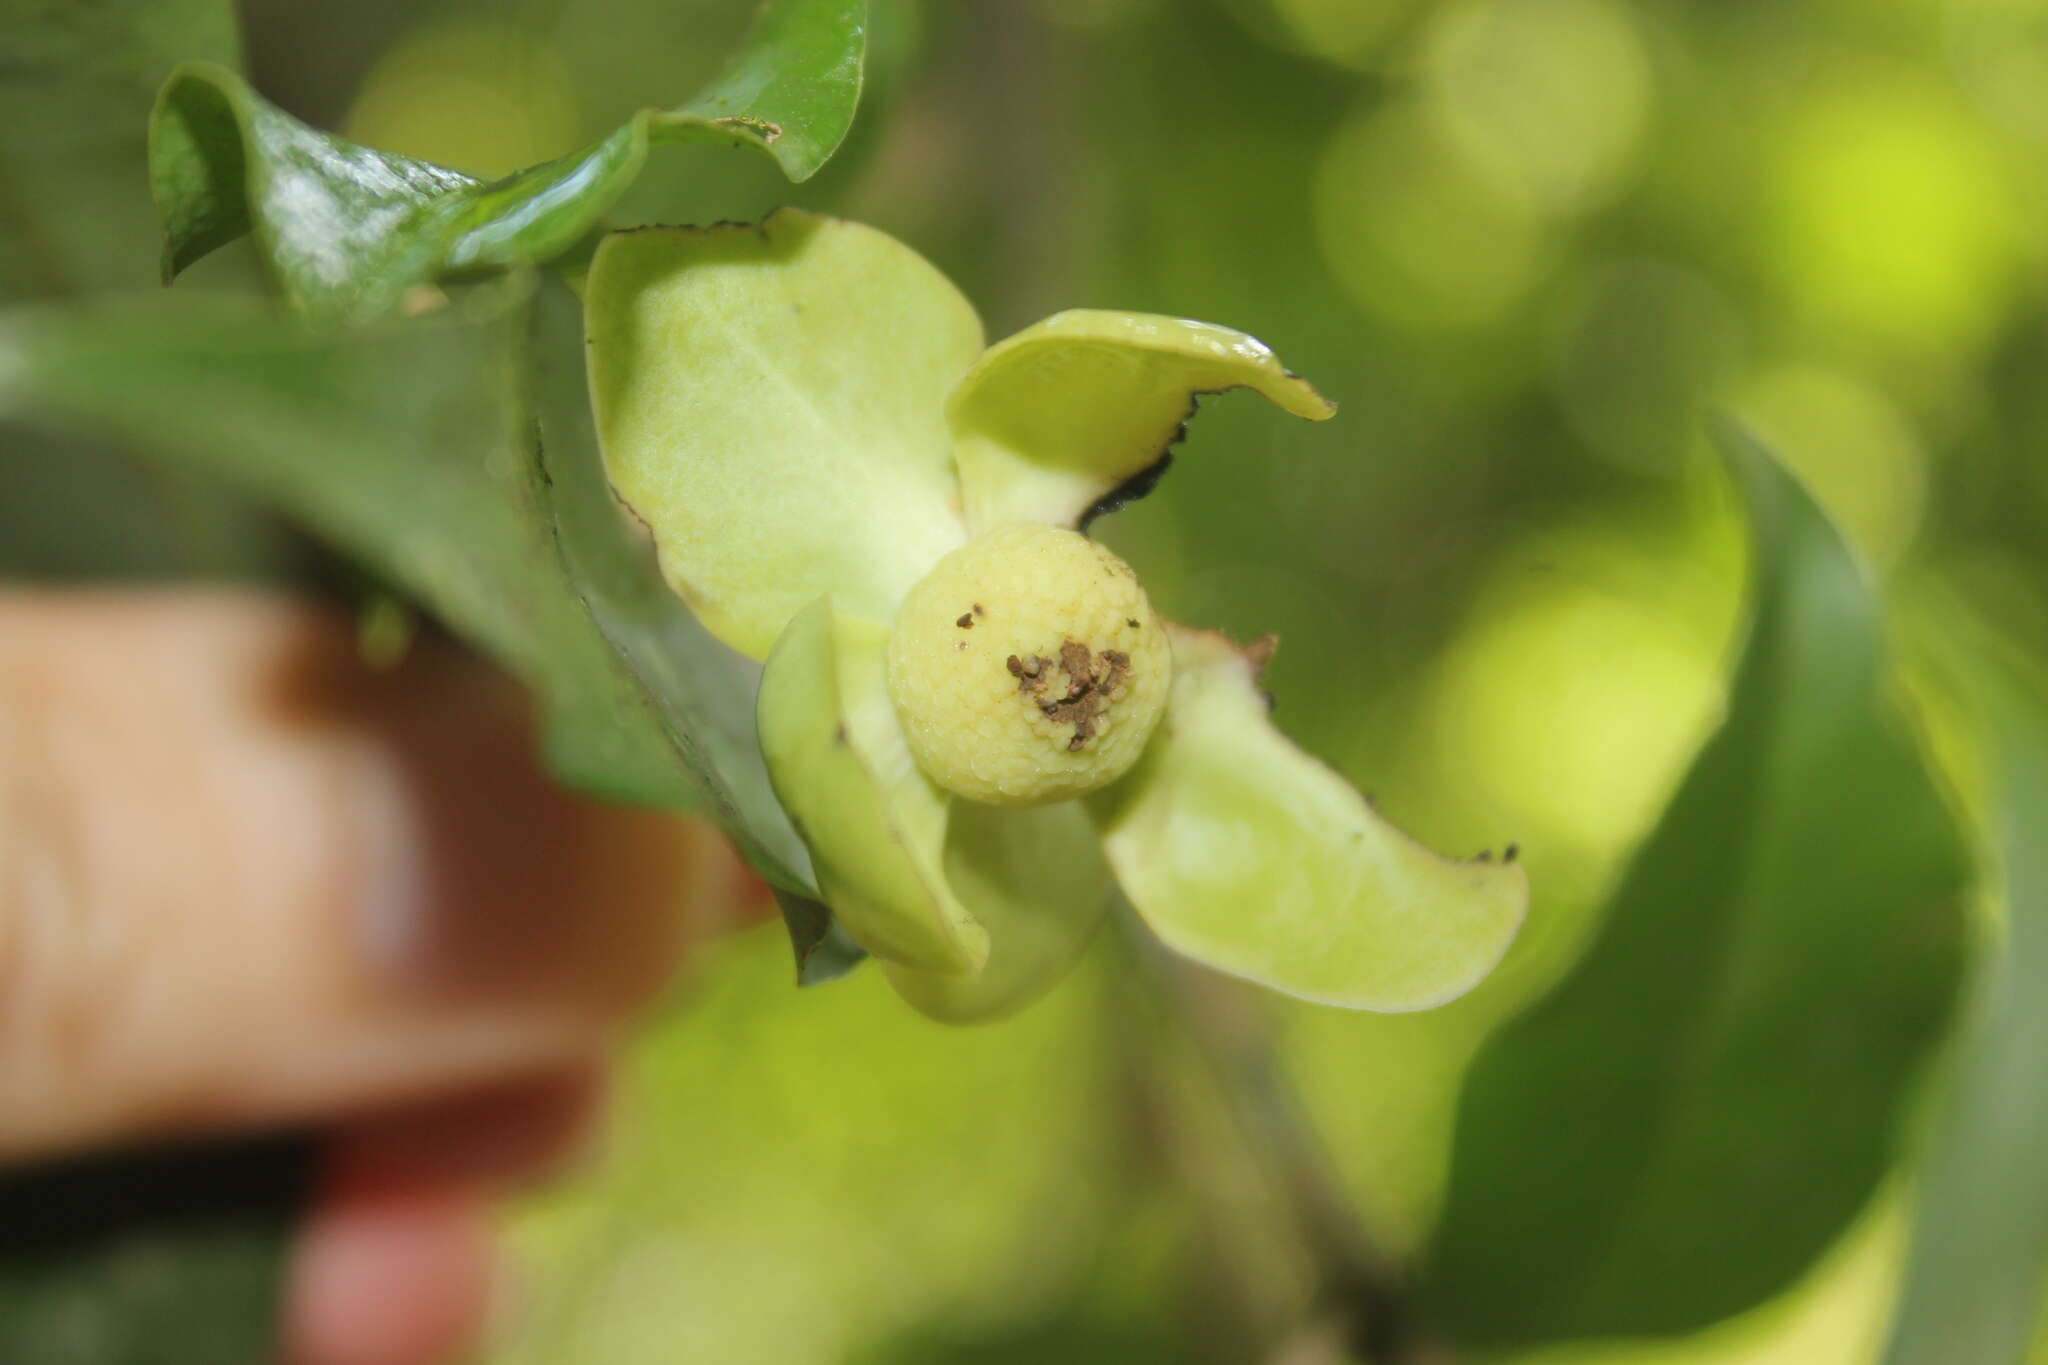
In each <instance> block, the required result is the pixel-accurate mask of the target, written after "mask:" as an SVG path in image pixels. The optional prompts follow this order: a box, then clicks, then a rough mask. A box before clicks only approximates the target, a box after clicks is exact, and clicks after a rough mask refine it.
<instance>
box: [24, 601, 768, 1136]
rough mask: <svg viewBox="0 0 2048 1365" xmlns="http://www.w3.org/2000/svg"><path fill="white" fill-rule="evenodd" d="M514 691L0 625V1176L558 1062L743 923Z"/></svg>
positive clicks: (79, 626) (679, 828) (179, 625)
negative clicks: (542, 759) (574, 788)
mask: <svg viewBox="0 0 2048 1365" xmlns="http://www.w3.org/2000/svg"><path fill="white" fill-rule="evenodd" d="M531 752H532V743H531V736H530V725H529V721H528V717H527V714H526V708H525V706H524V703H523V700H522V698H521V695H520V693H519V692H518V691H517V689H515V688H513V687H512V686H511V685H509V684H508V683H506V682H504V681H503V680H502V679H500V678H499V677H497V676H496V675H494V674H492V673H491V672H490V671H489V670H487V669H486V668H484V667H483V666H482V665H480V664H478V663H476V662H474V661H473V660H470V659H468V658H466V657H464V656H462V655H460V654H458V653H457V652H456V651H455V650H453V649H452V648H447V647H442V646H436V645H426V646H422V648H421V649H420V650H418V651H416V652H415V656H414V657H413V658H412V659H410V660H409V661H408V662H407V663H406V664H405V665H404V666H403V667H401V668H399V669H397V670H395V671H393V672H391V673H388V674H375V673H372V672H370V671H369V670H367V669H365V668H364V667H363V666H362V665H361V664H360V663H359V662H358V660H357V656H356V652H355V648H354V641H353V635H352V633H351V631H350V629H349V628H348V626H347V624H346V623H345V622H343V621H341V620H339V619H337V618H335V617H333V616H330V615H327V614H325V613H322V612H319V611H317V610H314V609H311V608H308V607H305V606H301V605H295V604H291V603H287V602H281V601H277V600H273V599H269V598H263V597H258V596H254V595H247V594H234V593H224V592H208V593H197V592H191V591H179V592H159V593H129V594H98V593H95V594H85V593H11V594H0V1159H11V1158H16V1157H24V1156H30V1155H35V1154H39V1153H42V1152H47V1151H51V1150H54V1149H57V1148H62V1147H73V1146H80V1145H85V1144H92V1143H98V1142H105V1141H113V1140H119V1139H127V1138H135V1137H144V1136H160V1135H167V1134H175V1133H185V1132H192V1131H197V1130H202V1129H208V1128H218V1127H225V1126H245V1125H258V1124H270V1123H282V1122H298V1121H304V1120H310V1119H321V1118H327V1117H332V1116H337V1115H340V1114H343V1113H345V1112H348V1111H353V1110H361V1109H367V1108H373V1107H383V1106H388V1105H390V1104H393V1103H398V1102H402V1101H404V1100H407V1099H410V1098H413V1097H417V1096H422V1095H427V1094H430V1093H433V1092H438V1091H445V1090H449V1089H452V1088H455V1087H460V1086H468V1085H475V1084H482V1083H488V1082H490V1081H493V1080H496V1079H499V1078H503V1077H509V1076H515V1075H524V1074H531V1073H533V1072H534V1071H536V1070H537V1069H541V1068H546V1067H550V1066H555V1065H559V1064H563V1063H570V1062H574V1061H576V1060H578V1059H581V1058H584V1057H587V1056H588V1055H589V1054H590V1053H591V1052H592V1050H593V1049H595V1048H599V1047H602V1046H603V1045H605V1044H606V1043H607V1042H608V1041H609V1040H610V1039H611V1038H612V1037H613V1035H614V1034H615V1033H616V1032H617V1030H618V1029H619V1026H620V1025H621V1024H622V1022H623V1021H625V1020H626V1019H627V1018H628V1017H629V1016H630V1014H631V1013H632V1012H633V1011H634V1010H635V1008H636V1007H638V1006H639V1005H641V1004H643V1003H644V1002H645V1001H646V1000H647V999H648V998H649V996H650V995H651V994H652V993H653V992H654V991H655V990H656V989H657V988H658V987H659V986H660V984H661V983H662V982H663V981H664V980H665V979H666V977H667V975H668V973H669V972H670V970H671V968H672V966H673V964H674V962H675V960H676V957H677V955H678V951H679V949H680V947H681V945H682V943H683V942H684V941H685V939H686V938H687V937H688V935H689V933H690V932H691V929H692V925H693V923H697V922H701V921H702V919H703V918H704V917H705V916H707V915H714V914H717V913H719V912H720V911H721V910H723V909H724V908H726V907H729V906H730V905H731V904H732V903H734V902H735V901H736V900H737V899H738V898H740V897H741V896H742V895H743V894H744V893H743V891H742V888H743V886H744V885H745V883H744V881H743V879H742V873H741V872H740V870H739V868H738V866H737V864H736V862H735V860H734V859H733V858H732V856H731V855H730V853H729V852H728V851H727V850H726V847H725V845H724V843H723V841H722V840H721V839H719V838H718V836H716V835H715V834H712V833H710V832H709V831H707V830H706V829H704V828H703V827H702V826H698V825H694V824H691V823H687V822H683V821H679V820H675V819H672V818H669V817H663V816H658V815H654V814H650V813H645V812H631V811H621V810H616V809H610V808H605V807H601V806H598V805H595V804H592V803H589V802H585V801H581V800H578V799H576V798H574V797H571V796H569V795H567V794H565V793H564V792H562V791H560V790H559V789H557V788H556V787H554V786H553V785H551V784H550V783H549V782H548V781H547V780H546V779H545V778H544V777H543V776H542V775H541V774H540V773H539V772H538V771H536V769H535V767H534V765H533V761H532V759H531V757H530V755H531Z"/></svg>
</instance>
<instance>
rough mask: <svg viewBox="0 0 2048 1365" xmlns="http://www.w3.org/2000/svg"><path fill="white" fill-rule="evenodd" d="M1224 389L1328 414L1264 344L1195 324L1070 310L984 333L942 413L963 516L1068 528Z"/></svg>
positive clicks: (980, 523)
mask: <svg viewBox="0 0 2048 1365" xmlns="http://www.w3.org/2000/svg"><path fill="white" fill-rule="evenodd" d="M1235 388H1249V389H1254V390H1256V391H1257V392H1259V393H1261V394H1264V395H1265V396H1266V397H1267V398H1269V399H1271V400H1272V401H1273V402H1275V403H1277V404H1279V405H1280V406H1281V407H1283V408H1285V409H1286V410H1287V411H1289V412H1291V413H1293V414H1294V415H1295V416H1297V417H1306V418H1309V419H1310V420H1312V421H1321V420H1322V419H1323V418H1326V417H1329V416H1330V415H1332V414H1333V413H1334V412H1336V408H1335V407H1334V406H1333V405H1332V404H1331V403H1330V401H1329V400H1328V399H1326V398H1324V397H1323V396H1322V395H1321V394H1319V393H1317V392H1316V391H1315V389H1314V388H1313V387H1311V386H1310V384H1309V383H1308V381H1306V380H1304V379H1301V378H1298V377H1297V376H1295V375H1293V374H1290V373H1289V372H1288V371H1287V369H1286V368H1285V367H1284V366H1283V365H1281V363H1280V361H1279V358H1278V357H1277V356H1275V355H1274V354H1273V353H1272V351H1270V350H1268V349H1267V348H1266V347H1265V345H1264V344H1262V343H1261V342H1258V341H1256V340H1254V339H1253V338H1251V337H1248V336H1246V335H1245V334H1244V333H1242V332H1233V331H1231V330H1230V329H1229V328H1227V327H1215V326H1211V325H1210V324H1208V323H1206V322H1187V321H1184V320H1182V319H1180V318H1168V317H1159V316H1156V315H1153V314H1149V313H1111V312H1100V311H1094V310H1088V309H1076V310H1074V311H1072V312H1066V313H1059V314H1056V315H1054V316H1053V317H1049V318H1047V319H1046V320H1045V321H1043V322H1041V323H1038V324H1036V325H1034V326H1031V327H1027V328H1025V329H1024V330H1023V331H1021V332H1019V333H1017V334H1016V335H1015V336H1012V337H1008V338H1006V339H1005V340H1003V341H1000V342H997V343H996V344H995V345H994V346H991V347H989V349H988V352H987V353H986V354H985V355H983V356H982V358H981V359H980V360H979V361H978V362H976V364H975V366H974V368H973V370H972V371H970V372H969V373H968V374H967V376H966V378H964V379H962V380H961V381H960V386H959V388H957V389H955V390H954V392H953V396H952V400H951V403H950V404H949V408H948V411H949V414H950V416H951V419H952V423H953V432H954V437H955V439H956V441H957V442H958V453H959V460H960V486H961V492H962V494H963V496H964V497H965V499H966V506H967V520H968V524H969V525H970V526H972V527H974V528H975V529H976V530H981V529H983V528H986V527H989V526H995V525H999V524H1001V523H1002V522H1005V521H1044V522H1050V523H1052V524H1054V525H1058V526H1073V525H1075V524H1076V523H1078V522H1079V521H1080V520H1081V519H1082V517H1083V516H1084V515H1085V514H1086V513H1087V512H1088V510H1089V509H1090V508H1091V507H1093V506H1095V504H1096V503H1097V502H1099V501H1100V500H1101V499H1102V498H1103V497H1105V496H1106V495H1108V494H1109V493H1111V492H1113V491H1114V490H1116V489H1117V488H1119V487H1120V486H1121V485H1123V484H1125V483H1126V482H1127V481H1129V480H1131V479H1133V478H1135V477H1136V476H1137V475H1139V474H1142V473H1144V472H1145V471H1146V470H1148V469H1150V468H1151V467H1152V466H1153V465H1155V464H1158V463H1159V462H1160V460H1161V459H1163V458H1164V457H1165V455H1166V453H1167V448H1168V447H1169V446H1171V445H1172V444H1173V442H1174V441H1175V440H1177V439H1178V438H1179V436H1180V430H1181V425H1182V424H1183V423H1184V422H1186V421H1187V419H1188V418H1189V417H1190V416H1191V415H1193V413H1194V409H1195V397H1196V395H1198V394H1204V393H1218V392H1221V391H1223V390H1225V389H1235Z"/></svg>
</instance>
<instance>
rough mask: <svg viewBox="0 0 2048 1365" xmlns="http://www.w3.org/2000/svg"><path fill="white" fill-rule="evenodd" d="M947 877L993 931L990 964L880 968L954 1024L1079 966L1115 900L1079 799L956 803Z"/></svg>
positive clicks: (1026, 999)
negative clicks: (951, 969) (945, 972)
mask: <svg viewBox="0 0 2048 1365" xmlns="http://www.w3.org/2000/svg"><path fill="white" fill-rule="evenodd" d="M946 877H947V880H948V881H949V882H950V883H951V885H952V887H953V890H954V892H955V894H957V895H958V896H959V897H960V899H961V900H962V901H963V902H965V903H966V904H967V905H970V906H972V907H973V909H974V914H975V917H976V918H977V919H979V920H980V921H981V923H982V925H983V926H984V927H986V928H987V930H988V935H989V952H988V965H987V966H985V967H983V968H982V970H981V973H980V974H979V975H976V976H969V975H953V976H942V975H939V974H938V973H935V972H923V971H918V970H916V969H914V968H910V967H905V966H902V965H900V964H897V963H884V964H883V970H884V971H886V972H887V973H888V975H889V981H890V983H891V984H893V985H894V986H895V987H896V990H897V992H898V993H899V994H901V995H902V996H903V998H904V999H906V1000H908V1001H909V1002H910V1003H911V1004H913V1005H915V1006H917V1007H918V1008H919V1009H920V1010H923V1011H924V1012H925V1013H926V1014H929V1015H931V1016H932V1017H933V1018H935V1019H943V1020H946V1021H948V1022H949V1023H968V1022H971V1021H975V1020H982V1019H990V1018H994V1017H995V1016H997V1015H1001V1014H1008V1013H1009V1012H1011V1011H1012V1010H1015V1009H1019V1008H1021V1007H1022V1006H1024V1005H1026V1004H1029V1003H1030V1002H1031V1001H1032V1000H1034V999H1036V998H1037V997H1038V996H1039V994H1040V993H1042V992H1043V991H1045V990H1046V989H1047V988H1049V987H1050V986H1051V985H1052V984H1053V983H1054V982H1056V981H1058V980H1059V979H1060V978H1061V977H1063V976H1065V975H1066V974H1067V972H1068V971H1069V970H1070V969H1071V968H1072V967H1073V965H1074V963H1075V961H1076V960H1077V959H1078V958H1079V957H1080V956H1081V950H1082V949H1084V948H1086V947H1087V946H1088V940H1089V938H1090V937H1092V936H1093V935H1094V933H1095V930H1096V927H1097V926H1098V925H1099V924H1101V922H1102V916H1103V912H1104V911H1105V910H1106V909H1107V908H1108V906H1109V893H1110V885H1111V883H1110V875H1109V867H1108V865H1107V864H1106V863H1104V862H1103V860H1102V850H1101V839H1100V837H1099V836H1098V835H1097V834H1096V832H1095V827H1094V825H1093V824H1092V823H1090V821H1089V819H1088V816H1087V813H1086V812H1085V811H1084V810H1083V809H1082V807H1081V805H1080V803H1079V802H1075V801H1062V802H1058V803H1055V804H1053V805H1049V806H1029V807H1023V808H1015V807H997V806H983V805H978V804H976V803H974V802H972V801H959V802H955V803H954V806H953V823H952V827H951V829H950V830H948V832H947V836H946Z"/></svg>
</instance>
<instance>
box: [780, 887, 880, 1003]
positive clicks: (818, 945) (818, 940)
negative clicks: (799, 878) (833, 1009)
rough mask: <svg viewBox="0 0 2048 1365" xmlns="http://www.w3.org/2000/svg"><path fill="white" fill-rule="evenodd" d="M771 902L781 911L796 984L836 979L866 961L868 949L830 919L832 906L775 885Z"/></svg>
mask: <svg viewBox="0 0 2048 1365" xmlns="http://www.w3.org/2000/svg"><path fill="white" fill-rule="evenodd" d="M775 904H776V905H777V906H778V907H779V908H780V909H781V911H782V926H783V928H785V929H787V930H788V931H789V946H790V948H791V950H792V951H793V952H794V953H795V955H796V984H797V985H799V986H822V985H824V984H825V983H826V982H827V981H837V980H838V979H839V978H840V977H842V976H845V975H846V974H847V973H848V972H850V971H852V970H853V969H854V968H855V967H858V966H859V965H860V964H861V963H862V962H864V961H866V960H867V955H868V950H867V949H865V948H863V947H861V946H860V945H859V944H858V943H855V942H854V941H853V940H852V939H851V938H849V937H847V934H846V931H845V930H844V929H842V928H840V927H839V922H838V921H837V920H835V919H833V918H832V908H831V907H830V906H828V905H826V904H825V903H824V902H823V901H818V900H813V899H812V898H811V897H809V896H799V895H796V894H795V893H793V892H789V891H784V890H783V889H782V888H781V887H777V888H776V889H775Z"/></svg>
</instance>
